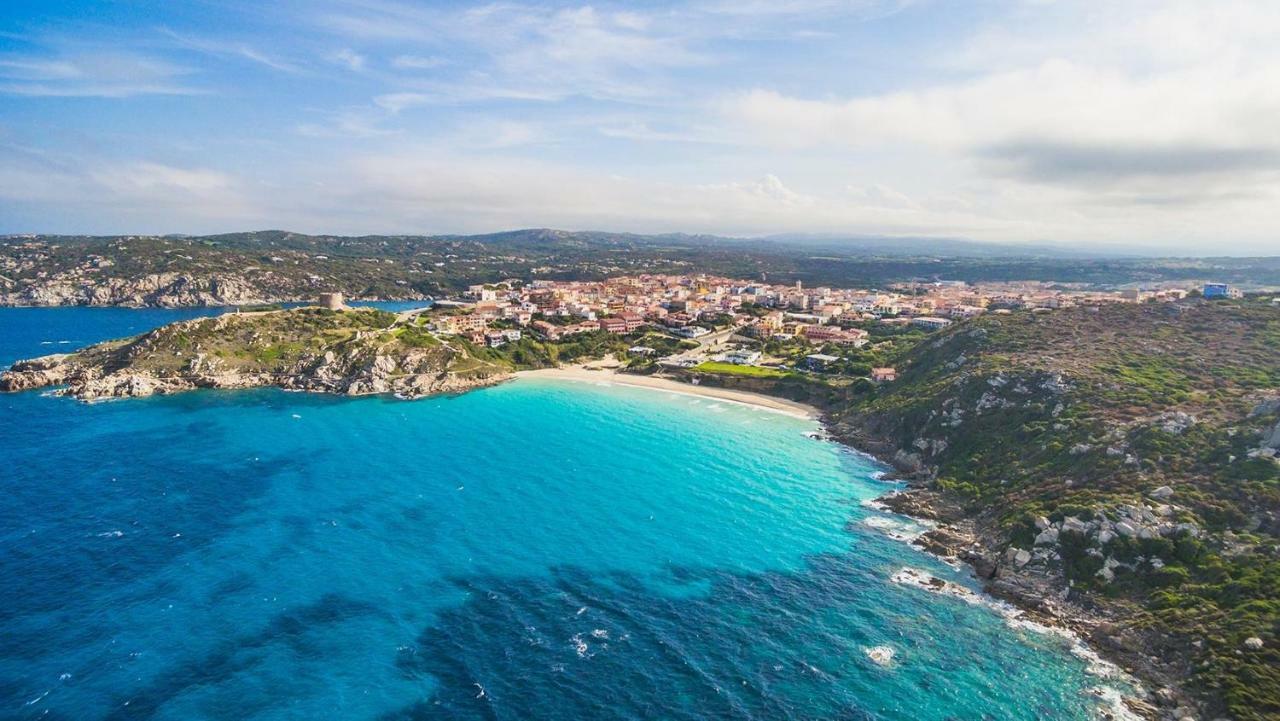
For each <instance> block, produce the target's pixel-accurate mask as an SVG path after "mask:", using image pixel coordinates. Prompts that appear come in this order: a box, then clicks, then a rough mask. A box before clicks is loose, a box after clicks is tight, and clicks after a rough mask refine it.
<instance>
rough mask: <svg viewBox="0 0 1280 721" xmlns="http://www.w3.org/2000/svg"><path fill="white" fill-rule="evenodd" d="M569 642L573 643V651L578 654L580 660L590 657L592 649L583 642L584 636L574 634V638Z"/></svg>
mask: <svg viewBox="0 0 1280 721" xmlns="http://www.w3.org/2000/svg"><path fill="white" fill-rule="evenodd" d="M569 640H570V641H572V642H573V650H574V651H577V652H578V658H587V657H588V655H589V654H588V653H587V652H588V651H589V650H590V649H591V647H590V646H588V645H587V642H586V641H583V640H582V634H580V633H575V634H573V638H571V639H569Z"/></svg>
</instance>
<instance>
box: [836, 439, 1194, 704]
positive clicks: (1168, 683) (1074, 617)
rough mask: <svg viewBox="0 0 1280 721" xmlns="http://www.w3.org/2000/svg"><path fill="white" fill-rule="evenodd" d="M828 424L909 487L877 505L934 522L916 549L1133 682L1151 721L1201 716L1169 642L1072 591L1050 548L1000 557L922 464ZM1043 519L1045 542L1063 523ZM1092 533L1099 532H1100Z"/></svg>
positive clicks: (1132, 699) (1134, 698) (1136, 699)
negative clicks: (1166, 652)
mask: <svg viewBox="0 0 1280 721" xmlns="http://www.w3.org/2000/svg"><path fill="white" fill-rule="evenodd" d="M822 421H823V426H824V429H825V430H826V432H827V434H828V436H829V437H830V438H831V439H832V440H834V441H836V442H838V443H841V444H843V445H846V446H848V447H850V448H852V449H854V450H857V451H858V452H861V453H867V454H868V455H871V456H872V457H873V458H875V459H877V460H878V461H880V462H881V463H883V464H884V465H886V466H888V467H890V468H893V469H894V474H893V475H892V476H891V478H892V479H895V480H899V481H901V482H903V483H905V484H906V488H904V489H902V490H895V491H891V492H889V493H887V494H885V495H883V496H881V497H880V498H878V499H877V503H878V504H880V505H881V506H882V507H883V508H885V509H886V510H889V511H891V512H893V513H897V514H899V515H902V516H907V517H909V518H913V519H917V520H923V521H928V522H930V523H931V524H933V528H931V529H930V530H928V531H926V532H924V533H923V534H921V535H920V536H919V537H917V538H916V539H914V540H913V541H911V542H912V543H913V544H914V545H916V546H918V547H919V548H921V549H923V550H925V551H926V552H928V553H930V554H932V555H934V556H937V557H938V558H941V559H942V560H944V561H947V562H949V563H963V564H965V565H967V566H968V567H969V568H970V569H971V570H972V572H973V574H974V577H975V578H977V579H978V580H979V581H980V582H981V584H982V588H983V590H984V592H986V593H987V594H988V595H990V596H992V597H993V598H995V599H998V600H1001V601H1005V602H1007V603H1009V604H1011V605H1012V606H1014V607H1015V608H1017V609H1018V610H1019V611H1021V612H1022V613H1024V614H1025V615H1026V617H1027V618H1029V619H1031V620H1032V621H1034V622H1036V623H1038V624H1041V625H1043V626H1046V627H1049V628H1056V629H1061V630H1063V631H1065V632H1067V633H1069V634H1070V635H1072V636H1074V637H1075V638H1077V639H1079V640H1080V641H1081V642H1082V643H1084V644H1086V645H1087V646H1088V648H1090V649H1091V650H1093V651H1094V652H1096V653H1097V654H1098V656H1099V657H1100V658H1102V659H1104V660H1105V661H1107V662H1110V663H1113V664H1114V665H1115V666H1116V667H1118V668H1120V669H1122V670H1123V671H1124V672H1125V673H1127V674H1129V675H1130V676H1131V677H1133V679H1135V680H1136V681H1137V682H1138V684H1139V685H1140V687H1141V690H1140V693H1141V695H1126V696H1125V697H1124V698H1123V699H1122V701H1123V703H1124V705H1125V707H1126V708H1127V709H1128V710H1129V711H1130V712H1132V713H1134V714H1136V715H1138V716H1140V717H1142V718H1144V719H1150V720H1152V721H1187V720H1188V719H1191V720H1194V719H1200V718H1202V708H1201V706H1200V704H1199V702H1198V701H1197V699H1195V698H1194V697H1193V696H1191V695H1190V694H1189V693H1187V692H1186V691H1185V690H1184V689H1183V688H1182V687H1181V679H1185V678H1186V677H1187V676H1188V675H1189V674H1190V673H1191V672H1192V669H1191V668H1189V667H1188V666H1187V664H1186V663H1185V661H1184V660H1183V659H1184V658H1185V657H1168V656H1161V655H1158V649H1161V648H1164V647H1167V645H1168V642H1169V640H1168V639H1167V638H1162V637H1159V636H1158V635H1157V634H1156V633H1155V632H1153V631H1150V630H1144V629H1142V628H1139V627H1136V626H1134V625H1133V624H1132V623H1129V622H1128V621H1129V620H1131V618H1132V614H1125V613H1124V612H1123V611H1124V609H1123V608H1121V607H1119V606H1117V605H1111V604H1108V603H1105V602H1099V601H1098V600H1097V599H1093V598H1083V597H1082V596H1081V595H1080V594H1077V593H1073V591H1072V588H1071V585H1070V583H1069V582H1068V581H1067V580H1066V578H1065V576H1064V574H1063V573H1062V572H1061V571H1060V569H1057V568H1056V567H1055V566H1054V565H1053V564H1052V563H1048V562H1046V561H1048V560H1049V559H1050V553H1051V551H1048V549H1047V548H1046V546H1048V545H1049V544H1047V543H1040V544H1037V545H1036V547H1035V549H1034V551H1035V552H1034V553H1033V552H1032V551H1029V550H1025V549H1016V548H1013V547H1008V548H1006V549H1005V551H1004V552H1003V553H1002V552H1001V551H1000V549H1001V548H1002V547H1004V546H1005V544H1004V543H1003V542H1002V538H1001V536H1000V534H999V533H998V531H997V530H996V529H995V527H994V524H993V523H991V521H990V519H987V518H984V517H983V516H982V515H977V516H975V515H973V514H971V513H968V512H966V510H965V509H964V507H963V505H962V504H961V503H960V502H958V500H957V499H956V498H954V497H953V496H952V495H951V494H948V493H946V492H942V491H939V490H937V489H936V488H934V487H932V481H933V475H932V474H931V473H930V470H929V469H928V468H927V467H922V466H921V465H920V464H919V462H918V459H917V458H915V457H909V456H910V455H911V454H904V453H903V452H902V451H901V449H898V448H896V447H895V446H894V444H893V443H892V442H891V441H889V440H888V439H886V438H883V437H879V436H877V435H875V434H874V433H871V432H869V431H868V430H866V429H865V428H859V427H856V426H854V425H852V424H850V422H849V420H848V419H843V420H838V421H837V420H835V419H833V418H832V417H830V416H824V417H823V419H822ZM1147 510H1148V511H1149V512H1150V511H1151V509H1147ZM1042 521H1043V526H1044V528H1043V529H1042V536H1041V537H1042V538H1046V539H1047V537H1048V536H1049V535H1052V531H1055V530H1056V531H1058V532H1061V526H1062V523H1061V522H1060V523H1058V524H1056V527H1055V525H1054V524H1051V523H1049V522H1048V521H1047V519H1042ZM1122 522H1123V521H1122ZM1068 523H1070V521H1068ZM1093 530H1094V532H1095V533H1096V532H1097V528H1095V529H1093ZM1045 531H1048V532H1049V533H1045ZM1102 532H1104V533H1105V532H1106V531H1105V530H1103V531H1102ZM1055 538H1056V536H1055Z"/></svg>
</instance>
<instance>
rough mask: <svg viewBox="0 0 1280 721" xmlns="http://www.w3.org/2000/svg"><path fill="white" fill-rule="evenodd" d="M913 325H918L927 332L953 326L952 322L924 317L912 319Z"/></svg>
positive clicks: (935, 317)
mask: <svg viewBox="0 0 1280 721" xmlns="http://www.w3.org/2000/svg"><path fill="white" fill-rule="evenodd" d="M911 325H918V326H920V327H921V328H924V329H926V330H942V329H943V328H946V327H947V326H949V325H951V321H949V320H947V319H946V318H938V317H937V316H931V315H922V316H920V317H919V318H912V319H911Z"/></svg>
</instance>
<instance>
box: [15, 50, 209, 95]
mask: <svg viewBox="0 0 1280 721" xmlns="http://www.w3.org/2000/svg"><path fill="white" fill-rule="evenodd" d="M190 73H191V70H190V69H189V68H186V67H183V66H180V65H177V64H175V63H171V62H168V61H165V60H160V59H156V58H152V57H148V56H145V55H138V54H134V53H124V52H81V53H66V54H59V55H53V56H41V55H18V54H11V55H0V92H4V93H9V94H13V95H31V96H49V97H102V98H126V97H132V96H135V95H192V94H196V93H199V92H201V91H200V90H198V89H196V88H193V87H191V86H188V85H185V84H184V83H183V82H182V81H183V79H184V76H186V75H189V74H190Z"/></svg>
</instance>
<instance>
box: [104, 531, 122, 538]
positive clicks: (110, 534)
mask: <svg viewBox="0 0 1280 721" xmlns="http://www.w3.org/2000/svg"><path fill="white" fill-rule="evenodd" d="M123 535H124V531H103V532H102V533H99V534H98V538H119V537H121V536H123Z"/></svg>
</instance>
